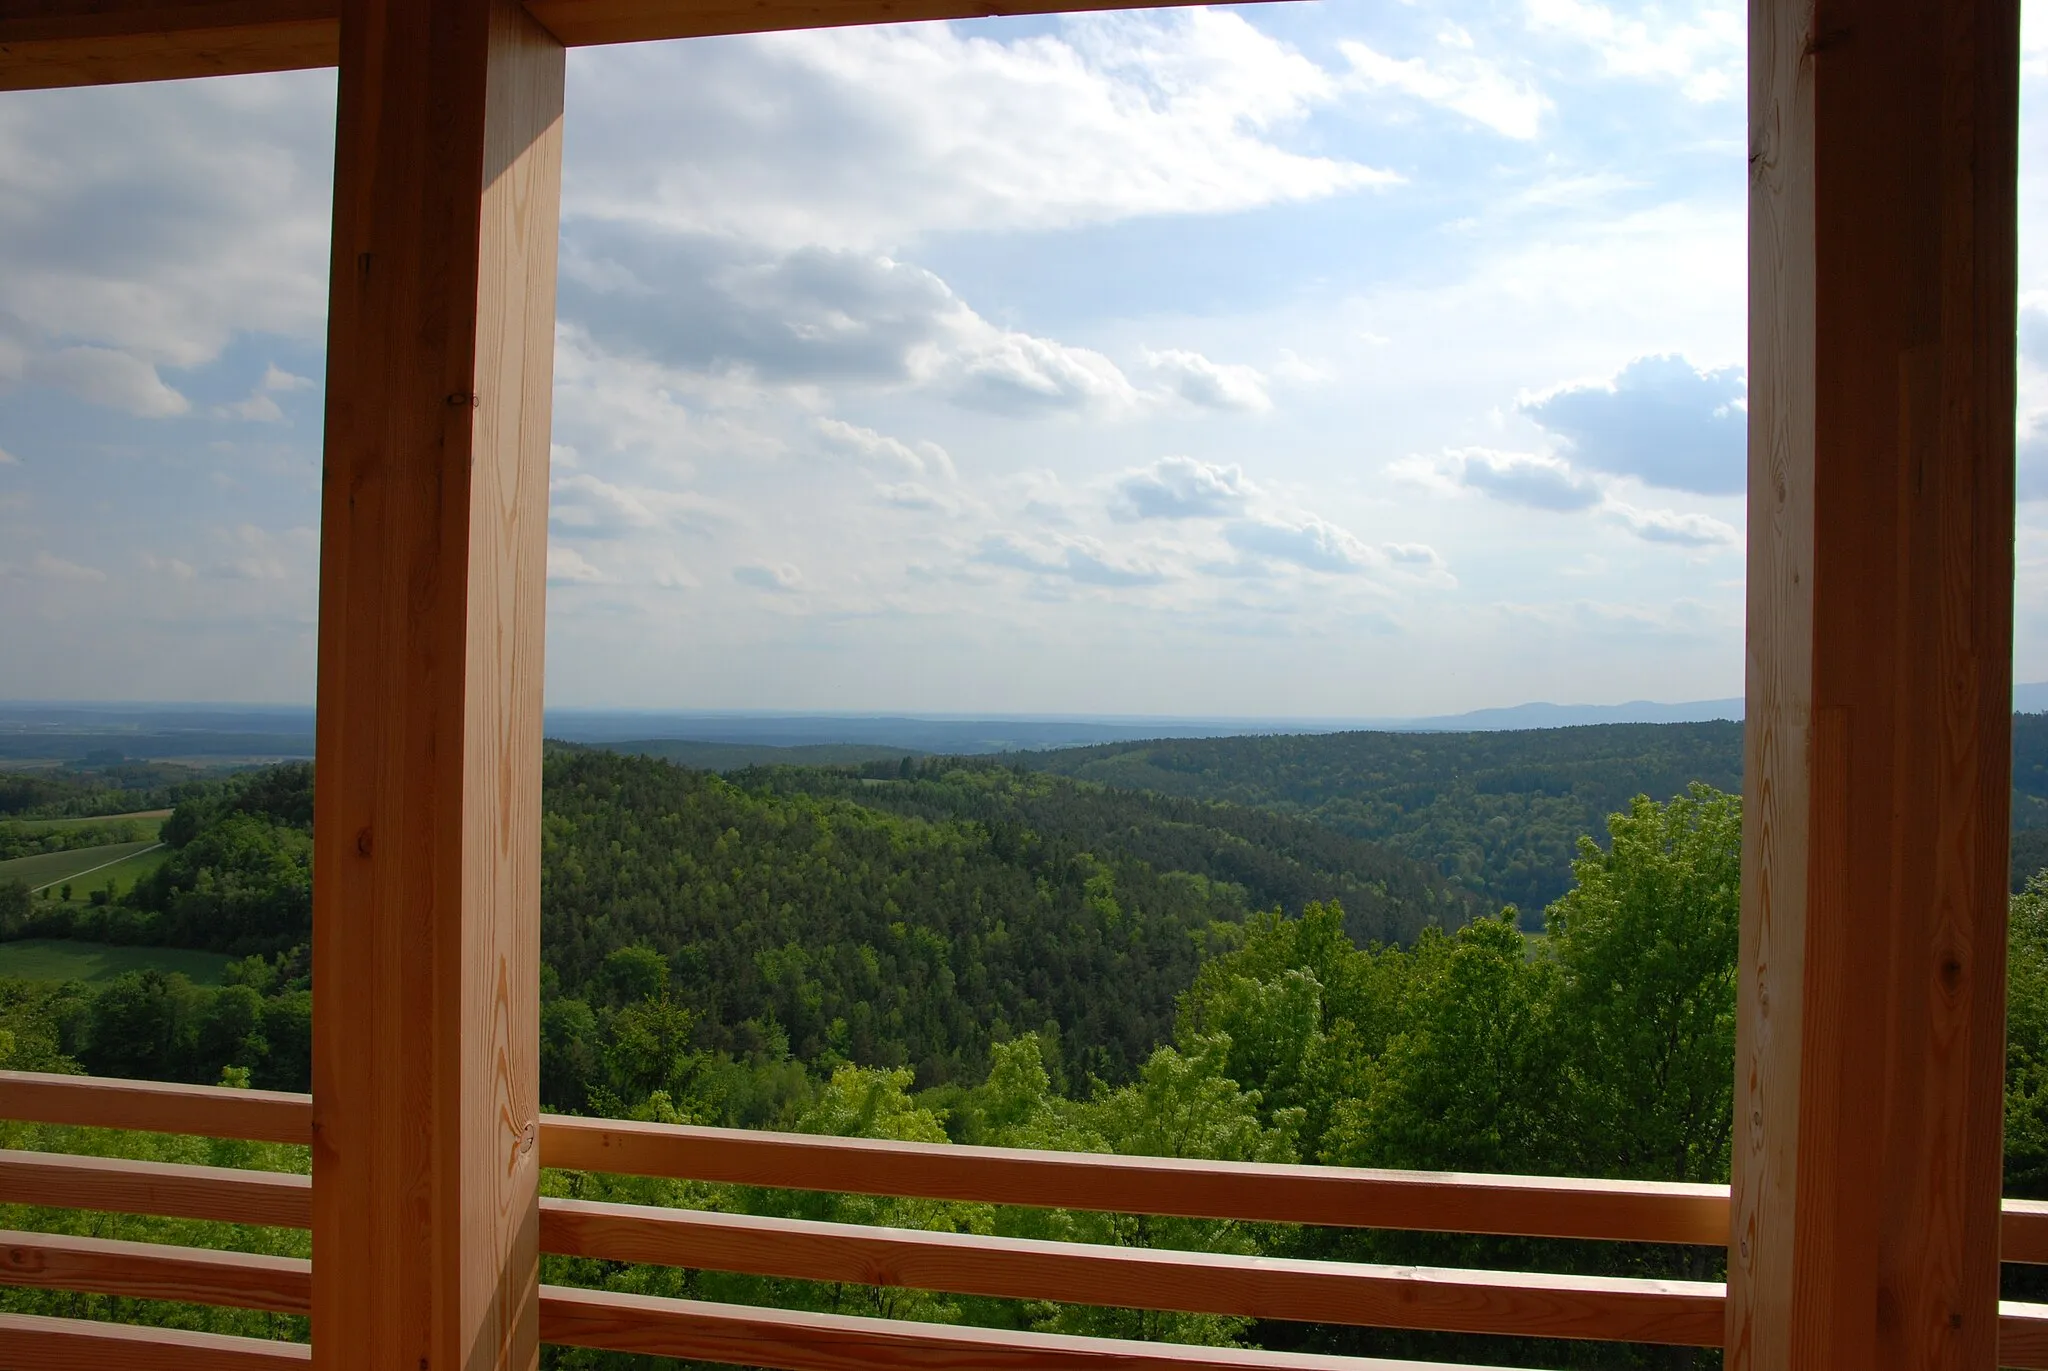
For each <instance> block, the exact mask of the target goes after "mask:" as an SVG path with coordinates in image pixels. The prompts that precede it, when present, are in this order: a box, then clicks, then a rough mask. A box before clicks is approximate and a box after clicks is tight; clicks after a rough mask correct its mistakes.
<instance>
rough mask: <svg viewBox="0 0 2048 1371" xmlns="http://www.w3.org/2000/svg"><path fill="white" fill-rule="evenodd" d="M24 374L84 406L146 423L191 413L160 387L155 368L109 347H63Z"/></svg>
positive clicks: (170, 391) (178, 397)
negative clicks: (124, 413)
mask: <svg viewBox="0 0 2048 1371" xmlns="http://www.w3.org/2000/svg"><path fill="white" fill-rule="evenodd" d="M27 374H28V379H29V380H31V381H35V382H38V383H40V384H42V385H48V386H56V387H58V388H60V389H63V390H68V391H70V392H71V393H72V394H73V395H76V396H77V397H78V398H79V399H81V400H84V401H86V402H87V403H89V404H95V405H106V406H107V407H108V408H110V409H119V410H126V411H127V412H128V413H130V414H136V415H140V416H142V417H143V418H145V419H163V418H169V417H171V416H173V415H178V414H183V413H185V412H186V411H188V410H189V409H191V408H192V406H191V403H190V402H189V401H187V400H186V399H185V397H184V396H183V395H180V394H179V393H178V392H177V391H175V390H173V389H171V388H170V387H169V386H167V385H165V384H164V382H163V378H162V377H160V376H158V375H157V373H156V367H155V366H154V365H152V364H151V363H149V362H146V361H144V360H142V359H141V358H140V357H136V356H134V355H133V354H130V353H126V352H121V351H117V350H116V349H114V348H103V347H68V348H63V349H60V350H59V351H57V352H54V353H50V354H48V355H47V356H42V357H36V358H32V359H30V361H29V364H28V367H27Z"/></svg>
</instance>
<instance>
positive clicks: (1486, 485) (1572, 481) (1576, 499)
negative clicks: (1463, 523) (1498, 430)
mask: <svg viewBox="0 0 2048 1371" xmlns="http://www.w3.org/2000/svg"><path fill="white" fill-rule="evenodd" d="M1445 464H1446V466H1447V467H1448V468H1449V470H1450V471H1451V473H1452V474H1453V476H1454V478H1455V479H1456V480H1457V481H1458V482H1459V483H1460V484H1462V485H1466V486H1469V487H1471V488H1472V489H1473V490H1476V491H1479V492H1481V493H1482V494H1485V495H1490V496H1492V497H1493V498H1494V499H1496V500H1500V501H1503V502H1505V503H1507V504H1511V505H1523V506H1526V507H1528V508H1530V509H1553V510H1560V511H1565V510H1576V509H1590V508H1592V507H1593V506H1594V505H1597V504H1599V503H1600V498H1601V497H1600V487H1599V486H1598V485H1596V484H1595V483H1594V482H1593V481H1591V480H1589V479H1588V478H1587V477H1586V476H1584V475H1582V474H1581V473H1579V472H1576V471H1574V470H1572V466H1571V463H1569V462H1567V461H1565V460H1564V459H1563V458H1561V457H1554V456H1550V455H1549V454H1547V453H1534V452H1494V451H1492V450H1490V449H1487V448H1464V449H1460V450H1456V451H1452V452H1449V453H1446V454H1445Z"/></svg>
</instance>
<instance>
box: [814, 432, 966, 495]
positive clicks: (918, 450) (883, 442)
mask: <svg viewBox="0 0 2048 1371" xmlns="http://www.w3.org/2000/svg"><path fill="white" fill-rule="evenodd" d="M817 427H818V432H819V433H820V434H821V435H822V436H823V437H824V438H825V440H826V441H827V442H830V443H832V444H833V445H834V446H837V447H840V448H843V449H845V450H847V451H850V452H856V453H858V454H860V455H861V456H863V457H868V458H880V459H883V460H885V461H890V462H894V463H896V464H897V465H898V466H901V467H903V468H904V469H905V470H908V471H912V472H916V473H918V474H920V475H922V474H925V473H927V472H929V473H930V474H932V475H935V476H942V477H945V478H946V479H948V480H950V479H952V477H953V476H954V475H955V472H954V470H953V459H952V457H951V456H950V455H949V454H948V453H947V452H946V450H945V449H944V448H942V447H940V446H939V445H938V444H937V443H919V444H917V445H916V446H915V447H913V446H912V445H911V444H909V443H906V442H903V441H902V440H901V439H898V438H891V437H889V436H888V435H887V434H884V433H877V432H875V430H873V429H871V428H862V427H861V426H860V425H859V424H849V423H847V422H846V421H845V420H844V419H827V418H821V419H819V420H818V422H817Z"/></svg>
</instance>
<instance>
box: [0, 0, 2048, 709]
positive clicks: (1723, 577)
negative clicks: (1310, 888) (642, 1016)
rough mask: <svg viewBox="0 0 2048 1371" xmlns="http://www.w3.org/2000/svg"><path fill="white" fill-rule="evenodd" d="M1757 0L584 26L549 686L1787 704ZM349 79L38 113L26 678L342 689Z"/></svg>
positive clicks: (78, 689)
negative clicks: (329, 565)
mask: <svg viewBox="0 0 2048 1371" xmlns="http://www.w3.org/2000/svg"><path fill="white" fill-rule="evenodd" d="M1742 24H1743V19H1742V7H1741V6H1740V5H1739V4H1725V3H1708V4H1696V5H1647V6H1630V5H1626V4H1621V3H1615V4H1600V3H1593V2H1592V0H1512V2H1509V0H1501V2H1500V3H1484V2H1480V3H1443V4H1432V5H1428V6H1423V5H1413V4H1390V3H1384V0H1373V3H1366V2H1365V0H1325V2H1324V3H1318V4H1298V3H1282V4H1274V5H1269V6H1254V7H1245V8H1237V9H1213V10H1186V11H1157V12H1148V13H1143V14H1128V15H1106V16H1085V17H1075V18H1049V19H1035V20H1027V21H988V22H978V23H968V24H955V25H918V26H903V27H894V28H886V29H870V30H842V31H835V32H827V33H811V34H781V35H769V36H762V37H757V38H744V39H721V40H700V41H696V42H691V43H677V44H661V45H647V46H641V47H634V48H621V49H611V50H596V51H583V52H577V53H574V54H572V55H571V58H570V79H569V111H568V121H567V153H566V164H565V182H566V188H565V205H564V218H563V239H562V242H563V248H562V252H563V256H562V293H561V310H560V327H559V331H558V339H557V363H556V366H557V386H556V402H555V451H554V462H553V473H552V511H553V515H552V520H551V538H550V556H549V568H550V585H549V604H548V613H549V666H548V691H549V701H550V703H551V704H556V705H562V706H636V707H666V708H731V707H746V708H777V709H783V708H787V709H821V708H836V709H858V710H881V709H891V710H948V711H963V712H977V711H990V712H995V711H1002V712H1104V713H1112V712H1113V713H1157V714H1181V715H1215V714H1229V715H1257V716H1264V717H1273V716H1289V715H1298V716H1309V717H1361V716H1387V715H1401V714H1436V713H1445V712H1450V711H1454V710H1462V709H1468V708H1475V707H1481V706H1487V705H1501V704H1511V703H1516V702H1520V701H1524V700H1532V699H1553V700H1565V701H1573V702H1606V701H1619V700H1625V699H1631V698H1643V697H1647V698H1657V699H1666V700H1679V699H1699V698H1711V697H1717V696H1726V695H1733V694H1738V693H1740V689H1741V672H1742V653H1741V639H1742V536H1743V522H1744V521H1743V495H1742V482H1743V471H1742V466H1743V461H1742V450H1743V442H1744V437H1743V433H1744V403H1745V381H1744V373H1743V359H1744V320H1743V308H1744V303H1743V301H1744V260H1743V252H1744V230H1743V208H1744V203H1743V197H1744V180H1743V147H1744V112H1743V75H1742V61H1743V31H1742ZM2027 53H2028V55H2027V78H2026V86H2025V91H2026V97H2027V107H2026V116H2025V117H2026V134H2025V139H2026V141H2025V147H2024V153H2023V160H2024V171H2023V182H2024V184H2023V202H2024V220H2023V234H2022V243H2023V247H2022V287H2023V292H2022V304H2023V306H2024V312H2023V315H2022V324H2023V326H2022V363H2021V374H2022V379H2021V390H2022V403H2021V414H2020V416H2019V422H2020V424H2021V438H2022V447H2023V472H2022V484H2023V488H2024V490H2025V493H2026V494H2028V495H2029V496H2030V497H2036V498H2030V499H2029V500H2028V502H2027V503H2025V504H2024V505H2023V506H2022V515H2021V534H2020V558H2021V567H2022V571H2021V583H2020V601H2021V611H2020V614H2019V618H2018V649H2017V660H2016V667H2017V670H2018V672H2019V675H2020V676H2021V678H2022V679H2040V678H2042V677H2044V676H2048V613H2043V612H2042V610H2041V608H2040V607H2041V606H2043V605H2044V603H2048V601H2044V599H2043V597H2042V594H2041V592H2042V591H2043V590H2044V589H2048V517H2044V505H2043V504H2042V503H2040V501H2039V498H2038V497H2048V481H2041V480H2039V479H2038V474H2039V473H2048V253H2044V252H2043V251H2041V249H2040V247H2038V246H2037V240H2038V239H2039V238H2040V235H2039V234H2038V233H2037V232H2034V231H2033V228H2034V226H2035V225H2040V224H2042V223H2044V222H2048V218H2044V211H2048V185H2044V179H2043V175H2042V173H2041V168H2042V167H2043V166H2044V162H2043V159H2042V157H2041V155H2040V153H2041V151H2042V150H2043V147H2044V141H2043V140H2044V135H2048V120H2044V117H2043V116H2042V114H2041V113H2040V111H2041V109H2042V101H2041V100H2040V98H2039V97H2040V95H2041V93H2042V90H2043V86H2044V84H2048V35H2043V34H2042V33H2041V32H2040V26H2038V25H2036V26H2034V27H2033V28H2032V29H2031V30H2030V33H2029V37H2028V43H2027ZM333 96H334V83H333V77H332V75H331V74H326V73H299V74H290V75H281V76H271V77H250V78H236V79H232V80H219V81H210V82H189V83H181V84H178V85H174V86H162V87H151V88H142V87H137V88H122V89H115V90H97V91H85V92H63V91H59V92H43V93H36V94H30V95H7V96H4V97H0V642H4V643H5V644H6V648H5V650H4V651H0V698H10V697H11V698H98V699H159V700H175V699H195V700H207V699H215V700H249V701H258V700H261V701H293V700H306V699H310V697H311V693H312V682H313V667H314V649H313V616H314V605H315V590H314V587H315V575H316V569H317V559H318V546H317V537H316V534H315V532H314V530H315V527H316V525H317V515H318V495H319V480H318V462H319V436H320V420H319V416H320V406H321V402H322V396H321V385H320V378H321V376H322V365H323V364H322V348H321V339H322V334H323V329H324V296H325V286H326V254H327V239H328V213H329V201H328V178H329V174H330V168H331V158H332V137H333V128H332V106H333ZM2037 467H2038V469H2039V473H2037V470H2036V468H2037Z"/></svg>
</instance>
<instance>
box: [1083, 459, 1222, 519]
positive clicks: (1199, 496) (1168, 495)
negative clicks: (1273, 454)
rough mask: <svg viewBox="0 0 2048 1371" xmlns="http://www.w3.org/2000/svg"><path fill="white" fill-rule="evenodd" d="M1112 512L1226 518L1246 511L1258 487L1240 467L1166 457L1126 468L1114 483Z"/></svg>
mask: <svg viewBox="0 0 2048 1371" xmlns="http://www.w3.org/2000/svg"><path fill="white" fill-rule="evenodd" d="M1115 490H1116V494H1115V497H1114V498H1113V499H1112V501H1111V503H1110V513H1111V515H1112V516H1113V517H1115V518H1117V519H1123V520H1135V519H1212V518H1224V517H1227V516H1229V515H1233V514H1236V513H1238V512H1240V511H1241V510H1243V508H1244V507H1245V503H1246V502H1247V501H1248V500H1249V499H1250V498H1251V497H1252V495H1253V493H1254V487H1253V486H1252V484H1251V482H1249V481H1247V480H1246V479H1245V476H1244V470H1243V468H1241V467H1236V466H1228V467H1226V466H1219V465H1216V464H1215V463H1212V462H1198V461H1196V460H1194V459H1193V458H1192V457H1162V458H1160V459H1159V460H1158V461H1156V462H1154V463H1152V465H1150V466H1148V467H1140V468H1139V469H1138V470H1136V471H1131V472H1126V473H1125V474H1124V475H1123V476H1122V477H1121V478H1119V479H1118V480H1117V482H1116V487H1115Z"/></svg>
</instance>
